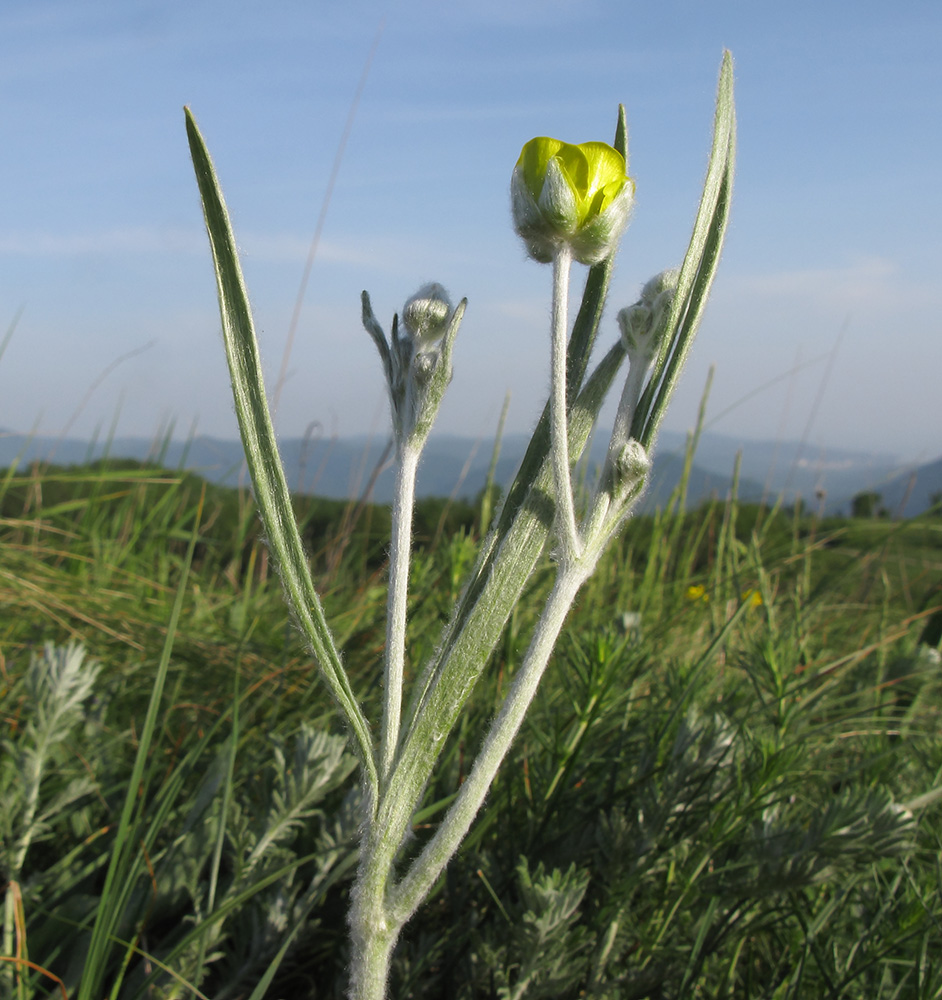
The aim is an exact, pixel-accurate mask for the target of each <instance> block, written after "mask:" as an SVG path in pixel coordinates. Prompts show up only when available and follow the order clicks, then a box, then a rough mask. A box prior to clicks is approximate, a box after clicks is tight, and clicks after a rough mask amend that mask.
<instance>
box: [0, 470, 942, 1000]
mask: <svg viewBox="0 0 942 1000" xmlns="http://www.w3.org/2000/svg"><path fill="white" fill-rule="evenodd" d="M678 511H679V507H678V508H675V509H674V510H673V512H668V513H665V514H661V515H658V516H656V517H651V518H639V519H637V520H635V521H633V522H631V523H629V525H628V528H627V530H626V531H625V533H624V535H623V536H622V537H621V538H620V540H619V541H618V543H617V544H616V545H615V546H613V549H612V550H611V551H610V552H609V553H608V554H607V555H606V556H605V557H604V560H603V562H602V564H601V565H600V567H599V570H598V572H597V573H596V575H595V576H594V577H593V578H592V579H591V580H590V581H589V583H588V584H587V585H586V587H585V589H584V590H583V592H582V593H581V595H580V597H579V599H578V602H577V606H576V608H575V610H574V612H573V614H572V615H571V616H570V619H569V622H568V624H567V627H566V630H565V632H564V635H563V638H562V641H561V642H560V645H559V647H558V650H557V653H556V655H555V658H554V661H553V664H552V666H551V668H550V670H549V672H548V674H547V677H546V678H545V682H544V685H543V687H542V689H541V691H540V694H539V695H538V698H537V701H536V703H535V704H534V706H533V709H532V711H531V713H530V715H529V717H528V719H527V722H526V724H525V727H524V730H523V732H522V734H521V737H520V739H519V740H518V741H517V744H516V745H515V748H514V751H513V752H512V754H511V757H510V758H508V760H507V761H506V762H505V765H504V767H503V768H502V770H501V772H500V773H499V776H498V778H497V781H496V783H495V785H494V788H493V790H492V792H491V795H490V797H489V800H488V807H487V809H486V811H485V812H484V813H483V814H482V816H481V817H480V818H479V820H478V822H477V823H476V824H475V826H474V827H473V829H472V832H471V835H470V837H469V838H468V841H467V842H466V843H465V845H464V847H463V849H462V851H461V853H460V854H459V856H458V857H457V858H456V860H455V861H454V862H453V863H452V865H450V866H449V868H448V870H447V872H446V874H445V876H444V877H443V879H442V881H441V884H440V886H439V887H438V889H437V890H436V892H435V894H434V896H433V898H432V899H431V900H430V901H429V903H428V904H427V905H426V906H424V907H423V908H422V909H421V910H420V912H419V913H418V915H417V916H416V918H415V919H414V920H413V921H412V922H411V923H410V924H409V925H408V927H407V929H406V931H405V933H404V936H403V938H402V940H401V942H400V945H399V947H398V949H397V952H396V957H395V960H394V970H393V985H392V989H393V995H394V996H396V997H397V998H399V997H409V996H415V997H422V998H435V997H442V998H445V997H457V998H469V1000H470V998H490V997H495V998H522V997H526V998H528V1000H530V998H537V997H547V998H550V997H552V998H556V997H559V998H570V997H572V998H575V997H580V996H590V997H607V998H611V1000H614V998H630V997H652V998H653V997H663V998H666V997H670V998H680V997H691V998H692V997H717V998H719V997H756V998H758V997H763V998H764V997H768V998H776V1000H781V998H803V997H815V998H817V997H835V998H836V997H846V998H859V997H868V998H871V997H873V998H880V1000H883V998H886V1000H890V998H895V997H899V998H908V997H919V998H924V997H925V998H928V997H939V996H942V959H940V957H939V956H940V955H942V861H940V859H942V853H940V846H942V845H940V835H939V832H938V831H939V829H940V822H939V821H940V806H939V797H938V796H937V794H936V792H937V790H938V789H940V788H942V737H940V732H942V726H940V722H942V719H940V711H942V700H940V695H942V690H940V688H942V684H940V680H942V672H940V666H939V658H938V644H939V638H940V634H942V610H940V609H942V591H940V581H942V521H940V520H938V519H932V518H923V519H919V520H916V521H911V522H889V521H885V520H868V521H854V520H846V521H837V520H823V521H818V520H815V519H814V518H812V517H810V516H806V515H803V514H802V513H801V512H794V511H787V510H781V509H765V508H759V507H752V506H739V505H738V504H736V503H735V502H732V501H731V502H727V503H716V504H713V505H708V506H705V507H703V508H701V509H699V510H697V511H694V512H691V513H685V514H681V513H679V512H678ZM297 512H298V515H299V518H300V520H301V523H302V525H303V536H304V538H305V542H306V545H307V546H308V549H309V551H310V553H311V558H312V563H313V566H314V568H315V576H316V582H317V583H318V586H319V587H320V590H321V594H322V597H323V601H324V607H325V612H326V614H327V616H328V619H329V620H330V625H331V627H332V629H333V630H334V633H335V635H336V636H337V637H338V643H339V645H340V647H341V652H342V655H343V657H344V661H345V664H346V665H347V667H348V669H349V671H350V674H351V677H352V679H353V683H354V686H355V688H356V691H357V694H358V695H359V697H360V698H361V700H362V701H363V702H365V703H366V704H367V706H368V710H367V715H371V713H372V714H374V715H375V714H376V712H377V711H378V706H379V692H378V685H379V681H380V673H381V666H380V664H381V654H382V647H383V642H384V614H385V589H384V558H385V546H386V544H387V539H388V531H389V512H388V510H387V509H385V508H382V507H374V506H370V505H357V504H342V503H331V502H327V501H317V500H311V499H303V498H299V499H298V500H297ZM417 518H418V524H417V531H416V536H417V538H418V540H419V541H418V547H417V552H416V555H415V560H414V564H413V569H412V590H411V593H410V608H411V614H410V640H409V663H408V664H407V667H409V668H411V669H415V668H416V667H417V666H418V665H420V664H421V662H422V661H423V660H424V659H425V658H426V657H427V656H428V655H429V654H430V653H431V652H432V651H433V650H434V648H435V646H436V644H437V642H438V636H439V632H440V628H441V625H442V623H443V621H444V620H445V618H446V616H447V615H448V613H449V611H450V609H451V607H452V605H453V603H454V600H455V598H456V597H457V595H458V593H459V592H460V589H461V583H462V578H463V573H464V572H465V571H466V570H467V568H468V567H469V565H470V563H471V562H472V561H473V557H474V552H475V546H476V544H477V539H478V538H479V534H480V525H479V524H478V522H477V509H476V508H475V507H473V506H471V505H467V504H455V505H448V504H445V503H444V502H428V503H426V504H423V505H420V508H419V510H418V511H417ZM550 578H551V573H550V567H549V564H547V566H546V568H545V570H540V571H538V572H537V573H536V575H535V577H534V579H533V581H532V583H531V585H530V587H529V588H528V590H527V591H526V593H525V595H524V599H523V600H522V601H521V603H520V605H519V607H518V608H517V610H516V611H515V613H514V614H513V616H512V618H511V620H510V622H509V624H508V627H507V629H506V632H505V635H504V637H503V640H502V642H501V644H500V646H499V649H498V653H497V655H495V657H494V658H493V661H492V663H491V664H490V667H489V668H488V670H487V671H486V672H485V674H484V676H483V677H482V680H481V683H480V684H479V688H478V690H477V691H476V692H475V696H474V698H473V700H472V703H471V708H470V711H469V712H468V713H467V714H466V716H465V718H464V719H463V720H462V722H461V723H460V724H459V728H458V730H457V731H456V734H455V736H454V738H453V739H452V741H451V742H450V743H449V744H448V746H447V747H446V748H445V751H444V754H443V758H442V765H441V767H440V768H439V770H438V771H437V773H436V777H435V779H434V782H433V784H432V785H431V786H430V787H429V788H428V790H427V794H426V801H425V807H424V809H423V812H422V813H421V814H419V815H418V816H417V817H416V823H415V829H414V842H413V845H412V847H411V848H410V849H414V850H418V849H419V847H420V846H421V845H422V843H423V842H424V841H425V840H426V839H427V838H428V837H429V835H430V833H431V832H432V831H433V830H434V828H435V824H436V820H437V817H438V815H440V813H441V811H442V810H443V808H444V807H445V806H446V805H447V803H448V802H449V801H450V798H451V797H452V796H453V795H454V794H455V792H456V790H457V788H458V787H459V785H460V782H461V780H462V777H463V776H464V775H465V774H466V773H467V767H468V763H469V761H470V759H471V758H472V757H473V755H474V752H475V749H476V747H477V744H478V741H479V739H480V738H481V736H482V734H483V732H484V731H485V727H486V724H487V723H488V721H489V719H490V718H491V717H492V715H493V713H494V711H495V706H496V705H497V703H498V699H499V698H500V696H501V694H502V692H505V691H506V688H507V684H508V682H509V679H510V678H511V677H512V675H513V672H514V670H515V668H516V667H517V665H518V662H519V658H520V656H522V653H523V651H524V649H525V648H526V638H527V635H528V633H529V629H530V627H531V626H532V624H533V622H534V621H535V619H536V617H537V615H538V613H539V609H540V606H541V602H542V600H543V598H544V597H545V594H546V591H547V587H548V585H549V582H550ZM175 607H176V609H177V614H176V617H174V608H175ZM70 642H71V643H81V644H82V648H83V649H84V650H85V656H84V657H82V655H81V653H80V652H78V651H75V650H73V652H72V654H71V655H72V659H63V655H64V654H62V653H61V652H59V653H56V652H55V651H54V650H52V649H50V650H49V651H47V650H46V648H45V645H44V644H45V643H54V644H57V647H61V646H63V645H64V644H66V643H70ZM57 656H58V659H57ZM95 664H97V667H96V666H95ZM160 677H164V682H163V689H162V692H161V693H160V697H159V698H156V699H155V698H154V697H153V695H154V690H155V681H156V680H157V679H158V678H160ZM149 711H150V713H151V716H150V717H151V719H152V721H153V724H154V725H153V732H152V733H149V732H148V730H147V727H146V720H147V718H148V712H149ZM0 719H2V739H3V747H2V758H0V795H2V801H3V802H4V809H3V811H2V818H0V831H2V845H0V857H2V860H3V866H4V871H5V873H6V874H7V877H8V878H12V879H13V881H14V882H15V887H13V888H11V889H10V890H9V891H8V893H7V909H6V911H5V931H6V935H5V938H4V942H3V947H4V949H5V955H6V956H7V957H17V958H18V959H19V961H18V962H16V963H14V962H7V961H4V962H3V963H0V966H2V967H0V995H2V996H7V995H9V996H11V997H16V998H17V1000H34V998H41V997H47V996H48V997H53V996H59V997H61V996H62V995H63V990H64V991H65V995H67V996H68V997H70V998H72V997H78V996H83V995H87V996H90V997H91V996H94V997H95V998H96V1000H98V998H100V997H114V998H122V1000H133V998H138V997H142V998H143V997H148V998H154V997H184V996H191V995H196V994H194V993H193V992H192V990H191V989H190V986H188V985H187V984H191V985H192V986H193V987H198V988H199V990H201V991H202V992H203V993H204V994H205V995H206V996H209V997H212V998H213V1000H223V998H248V997H250V996H251V997H255V998H258V997H261V996H270V997H273V998H274V997H291V998H294V997H299V998H303V997H341V996H342V995H343V987H344V983H345V969H346V953H345V949H346V947H347V945H346V924H345V921H346V911H347V903H348V900H347V892H348V887H349V883H350V879H351V877H352V873H353V870H354V867H355V853H354V843H355V836H356V829H355V816H356V811H355V809H354V808H353V806H354V803H355V798H356V796H357V794H358V788H357V784H356V780H355V778H354V777H353V773H352V768H353V758H352V756H351V753H350V751H349V750H348V749H345V747H344V743H345V741H344V734H343V733H342V732H341V731H340V730H339V726H338V723H337V721H336V717H335V715H334V712H333V708H332V705H331V703H330V701H329V698H328V696H327V694H326V691H325V689H324V688H323V686H322V685H321V683H320V682H319V680H318V679H317V674H316V668H315V665H314V664H313V663H312V662H311V660H310V658H309V656H308V655H307V654H306V653H305V650H304V646H303V643H302V641H301V639H300V636H299V635H298V634H296V632H295V631H294V628H293V626H292V624H291V623H290V622H289V621H288V619H287V615H286V612H285V610H284V604H283V601H282V598H281V593H280V584H279V581H278V580H277V579H276V578H274V576H273V574H272V572H271V570H270V568H269V564H268V560H267V555H266V550H265V548H264V545H263V544H262V541H261V539H260V538H259V532H258V527H257V524H256V520H255V515H254V510H253V506H252V503H251V500H250V498H249V496H248V495H247V494H245V493H240V492H239V491H235V490H228V489H222V488H218V487H213V486H211V485H208V484H206V483H204V482H202V481H201V480H199V479H198V478H196V477H194V476H192V475H189V474H183V473H177V472H168V471H166V470H162V469H159V468H157V467H147V466H139V465H136V464H134V463H119V462H105V463H98V464H96V465H94V466H90V467H87V468H81V469H55V468H36V469H33V470H26V471H19V472H9V473H0ZM31 788H32V789H34V790H35V796H34V797H33V798H32V799H31V798H30V794H29V792H30V789H31ZM129 789H131V790H132V794H129ZM21 862H22V863H21ZM109 871H110V872H111V874H110V875H109ZM102 900H104V903H102V902H101V901H102ZM96 915H97V919H98V927H99V929H98V931H97V935H98V936H97V938H96V939H95V940H96V942H97V943H96V944H95V947H94V949H92V951H91V952H90V942H91V941H92V934H93V926H94V925H95V921H96ZM90 956H91V957H90ZM27 962H28V963H32V964H27ZM90 963H92V964H93V965H94V968H93V969H90V968H89V964H90ZM53 977H58V979H59V980H61V982H62V987H61V988H60V986H59V985H58V984H57V982H56V980H55V979H54V978H53ZM264 977H269V978H264ZM266 983H269V985H268V986H267V990H266ZM256 987H259V988H256ZM253 991H254V992H253Z"/></svg>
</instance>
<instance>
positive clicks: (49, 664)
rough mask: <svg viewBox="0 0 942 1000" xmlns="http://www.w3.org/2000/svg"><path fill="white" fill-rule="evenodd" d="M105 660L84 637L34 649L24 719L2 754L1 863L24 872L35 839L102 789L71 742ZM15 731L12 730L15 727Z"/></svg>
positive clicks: (12, 873) (11, 872)
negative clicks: (90, 650) (91, 653)
mask: <svg viewBox="0 0 942 1000" xmlns="http://www.w3.org/2000/svg"><path fill="white" fill-rule="evenodd" d="M99 671H100V666H99V664H97V663H96V662H95V661H93V660H91V659H89V658H88V657H87V656H86V653H85V649H84V648H83V647H82V646H81V645H78V644H75V643H73V644H70V645H68V646H54V645H53V644H52V643H47V644H46V645H45V646H44V647H43V650H42V652H41V653H33V654H32V655H31V656H30V662H29V667H28V668H27V670H26V673H25V676H24V678H23V682H22V687H21V689H20V690H19V691H18V692H14V693H15V694H18V695H19V701H20V706H19V710H18V712H17V725H16V727H15V728H13V729H12V733H11V734H10V735H7V736H5V737H4V738H3V741H2V749H3V753H2V758H0V795H2V800H3V809H2V810H0V832H2V836H0V863H2V867H3V869H4V871H5V872H7V873H8V877H9V878H18V876H19V871H20V869H21V867H22V865H23V861H24V860H25V857H26V853H27V850H28V849H29V846H30V845H31V844H33V843H36V842H37V841H40V840H42V839H44V838H45V837H47V836H49V833H50V824H51V822H52V821H53V820H54V819H56V818H57V817H60V816H61V815H62V814H64V813H65V812H66V810H67V809H70V808H72V807H74V806H75V804H76V803H77V802H78V801H79V800H81V799H82V798H84V797H85V796H86V795H88V794H89V793H90V792H91V791H93V789H94V782H93V781H92V780H91V778H89V777H88V775H87V773H86V771H85V769H84V768H82V767H81V766H79V762H78V761H77V759H76V758H75V756H74V754H73V753H71V752H70V750H69V747H68V741H69V740H70V739H71V738H73V737H74V736H75V734H76V733H77V732H78V731H79V729H80V728H81V727H83V726H84V724H85V710H86V706H87V703H88V702H89V701H90V699H91V697H92V693H93V689H94V687H95V682H96V679H97V678H98V674H99ZM8 732H10V730H8Z"/></svg>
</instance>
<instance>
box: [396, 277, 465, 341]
mask: <svg viewBox="0 0 942 1000" xmlns="http://www.w3.org/2000/svg"><path fill="white" fill-rule="evenodd" d="M452 311H453V310H452V307H451V300H450V299H449V298H448V292H446V291H445V289H444V288H443V287H442V286H441V285H440V284H438V282H437V281H433V282H430V283H429V284H427V285H423V286H422V287H421V288H420V289H419V290H418V291H417V292H416V293H415V295H413V296H412V298H411V299H409V301H408V302H406V304H405V305H404V306H403V307H402V325H403V326H404V327H405V328H406V331H407V332H408V333H409V335H410V336H411V337H412V339H413V341H415V343H416V344H417V345H422V346H430V345H432V344H434V343H435V342H436V341H438V340H441V339H442V337H444V336H445V334H446V333H447V332H448V324H449V322H450V320H451V315H452Z"/></svg>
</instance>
